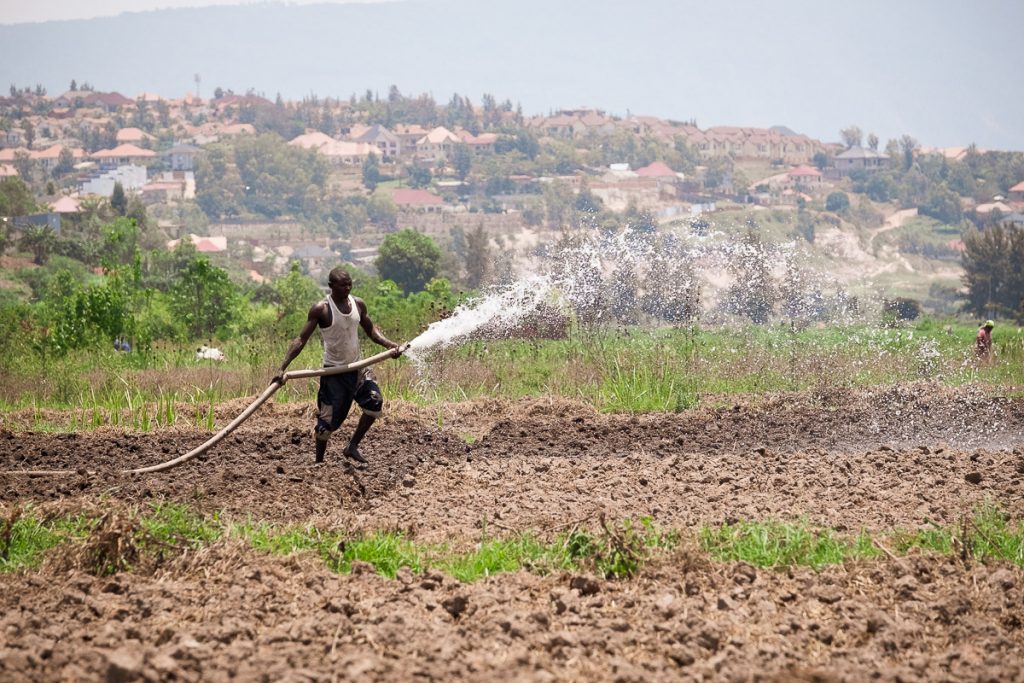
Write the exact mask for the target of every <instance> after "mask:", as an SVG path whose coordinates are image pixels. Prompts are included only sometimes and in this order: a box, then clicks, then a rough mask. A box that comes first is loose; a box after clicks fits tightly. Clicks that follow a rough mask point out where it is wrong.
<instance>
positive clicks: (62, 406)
mask: <svg viewBox="0 0 1024 683" xmlns="http://www.w3.org/2000/svg"><path fill="white" fill-rule="evenodd" d="M974 331H975V330H974V327H973V326H967V325H950V326H946V325H943V324H940V323H938V322H935V321H930V320H923V321H921V322H919V323H917V324H916V325H911V326H906V327H902V328H872V327H841V328H840V327H822V328H816V327H808V328H804V329H799V328H795V327H793V326H746V327H738V328H728V327H723V328H719V329H713V330H701V329H697V328H688V329H670V328H664V329H656V330H644V329H639V328H623V329H614V330H613V329H593V330H589V329H574V330H572V334H571V335H569V336H568V337H567V338H565V339H549V340H539V339H530V340H494V341H479V340H478V341H473V342H469V343H466V344H463V345H461V346H459V347H457V348H454V349H448V350H445V351H443V352H440V353H436V354H434V355H432V356H430V357H429V359H428V361H427V362H426V363H425V364H423V365H422V366H420V367H417V366H415V365H413V364H412V363H411V362H409V361H408V360H407V359H402V360H399V361H397V362H396V361H388V362H386V363H382V364H380V365H378V366H376V368H375V372H376V374H377V377H378V380H379V383H380V384H381V385H382V388H383V389H384V392H385V394H386V395H387V396H388V397H391V398H403V399H406V400H410V401H415V402H418V403H421V404H429V403H433V402H439V401H462V400H466V399H472V398H478V397H500V398H520V397H531V396H532V397H539V396H545V397H550V396H561V397H565V398H571V399H576V400H582V401H586V402H588V403H590V404H591V405H593V406H594V407H595V408H598V409H600V410H605V411H610V412H649V411H678V410H683V409H686V408H690V407H693V406H695V405H699V404H700V402H701V401H702V400H703V398H704V397H707V396H723V395H731V394H761V393H766V392H777V391H798V390H805V389H812V388H814V389H821V388H829V387H834V388H835V387H838V388H862V387H870V386H878V385H887V384H893V383H897V382H914V381H921V380H928V381H937V382H942V383H944V384H947V385H960V384H964V383H970V382H984V383H990V384H995V385H999V386H1002V387H1005V388H1006V389H1007V390H1008V391H1011V392H1012V391H1020V390H1021V387H1024V335H1022V334H1020V333H1019V331H1016V330H1012V329H1008V328H1004V329H1003V330H1001V332H1002V334H1001V335H1000V334H999V333H998V332H999V331H997V334H996V350H997V360H996V362H995V363H993V364H991V365H979V364H978V363H977V362H976V361H975V359H974V357H973V351H972V348H973V335H974ZM283 349H284V343H283V342H282V343H281V344H273V343H270V342H267V341H263V342H260V343H252V344H249V345H242V344H239V343H229V344H227V345H225V352H226V353H227V354H228V360H227V361H226V362H224V363H215V362H213V361H200V362H197V361H195V359H194V349H193V348H191V347H188V348H182V347H180V346H172V345H166V344H165V345H158V346H154V347H153V348H151V349H149V350H148V351H146V352H144V353H139V354H138V355H136V354H134V353H133V354H119V353H116V352H114V351H112V350H110V351H100V350H91V351H79V352H74V353H70V354H68V355H67V356H66V357H64V358H60V359H56V360H55V361H54V364H55V365H54V366H53V367H44V366H43V365H42V364H41V363H40V362H39V361H38V359H35V360H33V358H34V357H33V356H31V355H28V356H26V359H25V362H24V363H18V364H14V365H12V366H11V367H10V368H9V369H7V370H5V371H4V372H3V374H2V375H0V413H3V412H11V411H16V410H21V411H24V410H34V411H37V412H38V415H39V419H38V424H37V425H36V426H37V428H39V429H75V430H80V429H88V428H94V427H98V426H102V425H120V426H127V427H130V428H133V429H138V430H148V429H155V428H157V427H163V426H167V425H173V424H176V423H178V422H179V421H181V420H186V421H189V422H191V423H192V424H194V425H195V426H197V427H200V428H204V429H213V428H214V426H215V425H214V417H213V415H214V411H213V408H214V407H216V405H217V404H220V403H222V402H224V401H227V400H230V399H235V398H243V397H248V398H251V397H252V396H254V395H255V394H258V393H259V392H261V391H262V390H263V389H264V388H265V387H266V386H267V383H268V382H269V380H270V378H271V377H272V376H273V374H274V373H275V371H276V368H277V367H278V365H279V364H280V361H281V358H282V357H283ZM376 351H379V348H378V347H376V346H374V345H373V344H372V343H369V342H367V346H366V348H365V353H367V354H369V353H375V352H376ZM319 364H320V357H319V350H318V349H317V348H316V345H315V344H308V345H307V347H306V349H305V350H304V351H303V353H302V355H301V356H300V357H299V358H298V359H297V360H296V361H294V362H293V364H292V368H301V367H317V366H319ZM316 387H317V383H316V380H296V381H293V382H289V383H287V384H286V385H285V386H284V387H282V388H281V389H280V390H279V391H278V392H277V394H276V395H275V400H276V401H279V402H288V401H310V402H311V401H313V400H314V399H315V395H316ZM50 409H57V410H62V411H70V412H71V413H72V414H73V417H72V418H71V419H70V420H68V419H67V418H66V416H65V417H64V418H63V419H64V420H65V422H64V424H63V425H53V424H49V423H48V418H47V416H46V411H47V410H50Z"/></svg>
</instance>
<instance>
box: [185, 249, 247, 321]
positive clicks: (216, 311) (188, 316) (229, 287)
mask: <svg viewBox="0 0 1024 683" xmlns="http://www.w3.org/2000/svg"><path fill="white" fill-rule="evenodd" d="M170 294H171V309H172V310H173V311H174V313H175V315H177V316H178V318H179V319H180V320H181V321H182V323H184V325H185V329H186V330H187V332H188V334H189V338H190V339H201V338H207V337H211V336H213V335H214V334H215V333H216V332H217V330H218V329H221V328H223V327H225V326H226V325H228V324H229V323H231V322H232V321H233V320H234V317H235V314H236V312H237V310H236V309H237V307H238V303H239V293H238V290H237V288H236V287H235V285H234V284H233V283H232V282H231V280H230V278H228V273H227V271H226V270H224V269H223V268H218V267H216V266H215V265H213V264H212V263H210V259H208V258H207V257H205V256H197V257H196V258H195V259H193V260H192V261H191V262H190V263H189V264H188V265H187V266H186V267H185V268H184V269H183V270H182V271H181V272H180V273H179V274H178V277H177V279H176V281H175V283H174V286H173V287H172V288H171V292H170Z"/></svg>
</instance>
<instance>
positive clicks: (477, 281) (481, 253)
mask: <svg viewBox="0 0 1024 683" xmlns="http://www.w3.org/2000/svg"><path fill="white" fill-rule="evenodd" d="M490 273H491V245H490V240H489V239H488V238H487V234H486V233H485V232H484V225H483V223H480V224H479V225H477V226H476V230H474V231H473V232H471V233H469V234H468V235H466V285H467V286H469V287H470V288H471V289H479V288H480V287H481V286H483V285H484V284H485V283H486V282H487V278H488V276H489V275H490Z"/></svg>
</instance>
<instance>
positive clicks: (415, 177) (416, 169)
mask: <svg viewBox="0 0 1024 683" xmlns="http://www.w3.org/2000/svg"><path fill="white" fill-rule="evenodd" d="M433 178H434V176H433V174H432V173H431V172H430V169H429V168H427V167H426V166H419V165H417V164H413V165H412V166H410V167H409V187H427V186H428V185H430V181H431V180H433Z"/></svg>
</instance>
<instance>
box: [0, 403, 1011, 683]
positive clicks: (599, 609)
mask: <svg viewBox="0 0 1024 683" xmlns="http://www.w3.org/2000/svg"><path fill="white" fill-rule="evenodd" d="M240 409H241V407H240V406H228V407H225V409H224V410H223V413H222V414H218V423H221V424H222V423H225V422H227V421H228V420H229V419H231V417H233V415H234V414H235V413H237V412H238V411H239V410H240ZM438 410H441V411H442V413H443V414H442V415H441V417H440V418H439V416H438ZM311 424H312V417H311V414H310V411H309V408H308V407H306V406H294V405H271V406H268V408H267V409H266V410H264V411H261V412H260V413H258V414H257V416H256V417H254V418H253V420H252V421H251V422H249V423H247V424H245V425H243V427H242V428H240V429H239V431H238V432H237V433H236V434H234V435H232V436H230V437H228V439H227V440H225V441H224V442H223V443H222V444H221V445H220V446H218V447H217V448H216V449H215V450H214V451H212V452H211V453H210V454H209V455H207V456H203V457H202V458H201V459H197V460H196V461H194V462H192V463H189V464H188V465H186V466H183V467H181V468H179V469H177V470H173V471H171V472H170V473H167V474H161V475H148V476H136V477H129V476H124V475H119V474H116V473H114V471H115V470H117V469H120V468H124V467H134V466H138V465H142V464H153V463H154V462H156V461H159V460H163V459H167V458H170V457H174V456H176V455H178V454H180V453H182V452H185V451H186V450H188V449H190V448H191V447H193V446H195V445H196V444H198V443H200V442H202V441H203V440H204V439H205V438H206V436H207V434H205V433H200V432H197V431H195V430H191V429H175V430H162V431H157V432H152V433H146V434H132V433H126V432H121V431H116V430H110V429H106V430H100V431H97V432H92V433H86V434H79V435H52V434H36V433H31V432H22V431H2V432H0V469H4V470H6V469H9V468H12V467H17V468H22V467H32V468H38V467H60V468H64V467H67V468H72V469H77V468H92V469H94V470H96V471H97V473H95V474H87V473H84V471H83V473H80V474H75V475H72V476H69V477H66V478H60V479H53V478H41V477H40V478H28V479H26V478H24V477H20V476H14V475H9V474H2V475H0V505H2V506H3V507H4V508H6V509H9V508H10V506H12V505H24V504H29V503H31V504H33V505H37V506H42V509H44V510H45V509H48V508H49V507H51V506H56V507H59V508H60V509H63V510H67V509H73V508H74V507H75V506H76V505H81V506H91V505H97V504H99V505H106V506H108V507H109V506H110V505H111V501H116V504H117V505H145V504H148V503H150V502H152V501H161V500H171V501H178V502H182V503H186V504H188V505H189V506H191V507H193V508H196V509H198V510H201V511H204V512H208V513H213V512H222V513H223V514H224V515H226V516H227V517H228V518H233V519H245V518H246V517H247V516H249V515H251V516H252V517H253V518H254V519H263V520H271V521H281V522H295V523H303V524H306V523H310V524H315V525H317V526H319V527H322V528H344V529H348V530H351V531H353V532H358V531H361V530H362V531H370V530H381V529H392V530H401V531H403V532H406V533H408V534H409V535H410V536H412V537H413V538H415V539H417V540H420V541H444V542H446V543H449V544H451V545H453V546H456V547H460V546H461V547H467V548H468V547H471V546H472V545H473V544H474V543H476V542H477V540H479V538H480V537H481V534H483V533H484V529H486V530H487V533H490V534H492V535H494V534H498V535H502V534H514V533H518V532H522V531H526V530H532V531H533V532H535V533H537V534H538V535H540V536H541V537H545V538H552V537H554V536H556V535H557V534H558V533H559V532H560V531H564V530H565V529H567V528H570V527H571V526H573V525H582V526H587V525H588V524H592V523H594V521H595V520H596V518H597V517H598V516H599V515H601V514H604V515H606V516H607V517H609V518H610V519H622V518H625V517H633V518H636V517H639V516H650V517H651V518H652V519H653V520H654V522H655V523H656V524H658V525H659V526H660V527H662V528H677V529H681V530H684V531H687V530H688V531H690V532H692V531H693V530H694V529H695V528H696V527H698V526H699V525H703V524H720V523H723V522H729V521H736V520H767V519H784V520H798V519H805V520H808V521H810V522H812V523H818V524H823V525H827V526H829V527H832V528H834V529H837V530H840V531H846V532H849V533H851V534H852V533H856V531H857V530H859V529H862V528H863V529H869V530H885V531H889V530H892V529H893V528H897V527H899V528H916V527H919V526H922V525H926V524H929V523H937V524H956V523H958V522H959V521H960V520H962V518H963V516H964V515H965V514H968V513H970V511H971V510H972V509H973V508H974V507H975V506H977V505H981V504H988V503H996V504H998V505H1000V506H1001V507H1002V508H1003V509H1004V510H1005V511H1006V512H1007V513H1008V514H1009V515H1010V516H1011V517H1013V518H1015V519H1020V518H1021V517H1022V516H1024V399H1021V398H1014V399H1009V398H1003V397H999V396H992V395H990V394H988V393H986V392H985V391H983V390H981V389H978V388H958V389H943V388H938V387H933V386H912V387H893V388H888V389H883V390H878V391H873V392H848V391H833V392H825V393H820V392H819V393H802V394H788V395H779V396H776V397H772V398H769V399H766V400H762V401H759V402H757V403H756V404H748V403H745V402H736V403H723V405H722V406H721V407H719V408H715V409H701V410H696V411H690V412H685V413H680V414H664V415H643V416H628V415H603V414H597V413H594V412H593V411H591V410H589V409H587V408H586V407H584V406H581V405H578V404H573V403H568V402H563V401H551V400H529V401H519V402H512V403H509V402H502V401H479V402H473V403H466V404H453V405H448V406H443V407H440V408H438V407H431V408H429V409H418V408H416V407H414V406H411V405H394V406H392V408H391V412H390V413H389V415H388V417H387V418H386V419H384V420H382V422H381V424H380V425H379V426H377V427H375V428H374V431H373V432H371V434H370V436H369V437H368V440H367V443H366V453H367V455H368V456H369V457H370V459H371V463H370V467H369V468H368V469H366V470H362V471H359V472H353V471H351V470H350V469H348V468H346V467H344V466H343V465H342V463H341V462H340V447H341V444H340V443H338V444H332V445H331V450H330V451H329V459H330V462H329V463H328V464H327V465H324V466H313V465H312V464H311V460H312V450H313V444H312V440H311V436H310V429H309V428H310V426H311ZM439 424H440V425H443V426H441V427H439ZM1022 591H1024V571H1022V570H1021V568H1020V567H1015V566H1002V565H999V564H992V565H977V564H974V563H969V564H966V565H965V564H963V563H961V562H960V561H959V560H954V559H937V558H925V557H920V558H918V557H909V558H903V559H900V560H898V561H890V560H881V561H875V562H871V563H865V564H864V565H855V564H851V565H846V566H841V567H833V568H829V569H825V570H823V571H821V572H813V571H810V570H789V571H768V570H759V569H754V568H753V567H749V566H747V565H744V564H736V563H726V564H717V563H711V562H709V561H708V560H707V559H706V556H705V555H703V554H702V553H694V552H692V551H689V550H686V549H683V550H680V551H679V552H678V553H677V554H676V556H675V557H673V558H671V560H669V561H666V562H665V563H663V564H660V565H657V566H654V567H651V568H649V569H648V570H646V571H645V573H644V574H643V575H642V576H640V577H639V578H635V579H632V580H629V581H607V580H604V579H601V578H599V577H580V576H573V575H569V574H560V575H554V576H546V577H540V576H534V575H531V574H529V573H526V572H518V573H515V574H507V575H501V576H497V577H494V578H491V579H488V580H486V581H482V582H479V583H475V584H471V585H466V584H461V583H459V582H457V581H454V580H453V579H451V578H449V577H444V576H441V575H427V576H413V575H411V574H409V573H407V572H406V573H403V574H402V575H401V576H400V577H399V579H398V580H387V579H383V578H381V577H378V576H376V575H373V574H372V573H370V572H364V571H357V572H356V573H354V574H352V575H335V574H332V573H330V572H328V571H327V570H326V569H324V567H323V566H322V564H320V562H319V561H318V560H316V559H314V558H311V557H292V558H283V559H282V558H272V557H269V556H265V555H261V554H258V553H256V552H255V551H253V550H251V549H248V548H242V547H241V546H237V545H232V544H231V543H230V542H222V543H219V544H217V545H215V546H213V547H211V548H208V549H206V550H204V551H201V552H200V553H198V554H185V555H183V556H182V557H180V558H178V559H177V560H174V561H173V562H171V563H170V564H168V565H165V566H162V567H160V568H159V570H158V571H155V572H153V573H146V572H136V573H130V574H119V575H116V576H114V577H108V578H97V577H92V576H89V575H86V574H82V573H81V572H77V571H72V572H68V571H67V570H66V569H63V568H62V567H61V566H60V563H59V562H56V561H55V564H54V565H52V566H50V567H48V568H46V569H44V570H43V571H42V572H41V573H31V574H27V575H0V609H2V613H3V617H2V618H0V633H3V634H4V639H2V641H0V679H3V680H14V681H19V680H55V679H65V680H70V679H79V680H168V679H171V678H174V679H176V680H200V679H202V680H209V679H221V678H230V677H236V678H238V679H240V680H254V679H260V678H265V679H268V680H292V681H299V680H304V681H328V680H355V679H357V678H358V679H361V680H371V681H385V680H395V681H397V680H412V679H416V680H427V681H451V680H467V681H489V680H521V681H556V680H596V681H605V680H607V681H616V680H619V681H662V680H664V681H668V680H673V681H674V680H700V679H709V678H711V679H717V680H752V679H754V680H780V681H781V680H787V681H789V680H837V681H838V680H853V681H857V680H868V679H876V680H897V679H899V680H935V679H940V678H947V679H951V680H966V679H970V680H976V679H979V678H980V679H984V680H1019V679H1020V678H1021V677H1022V676H1024V668H1022V666H1021V662H1024V629H1022V626H1024V624H1022V619H1021V615H1020V611H1019V605H1020V604H1022V603H1024V592H1022ZM42 615H46V616H45V618H44V617H43V616H42Z"/></svg>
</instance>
